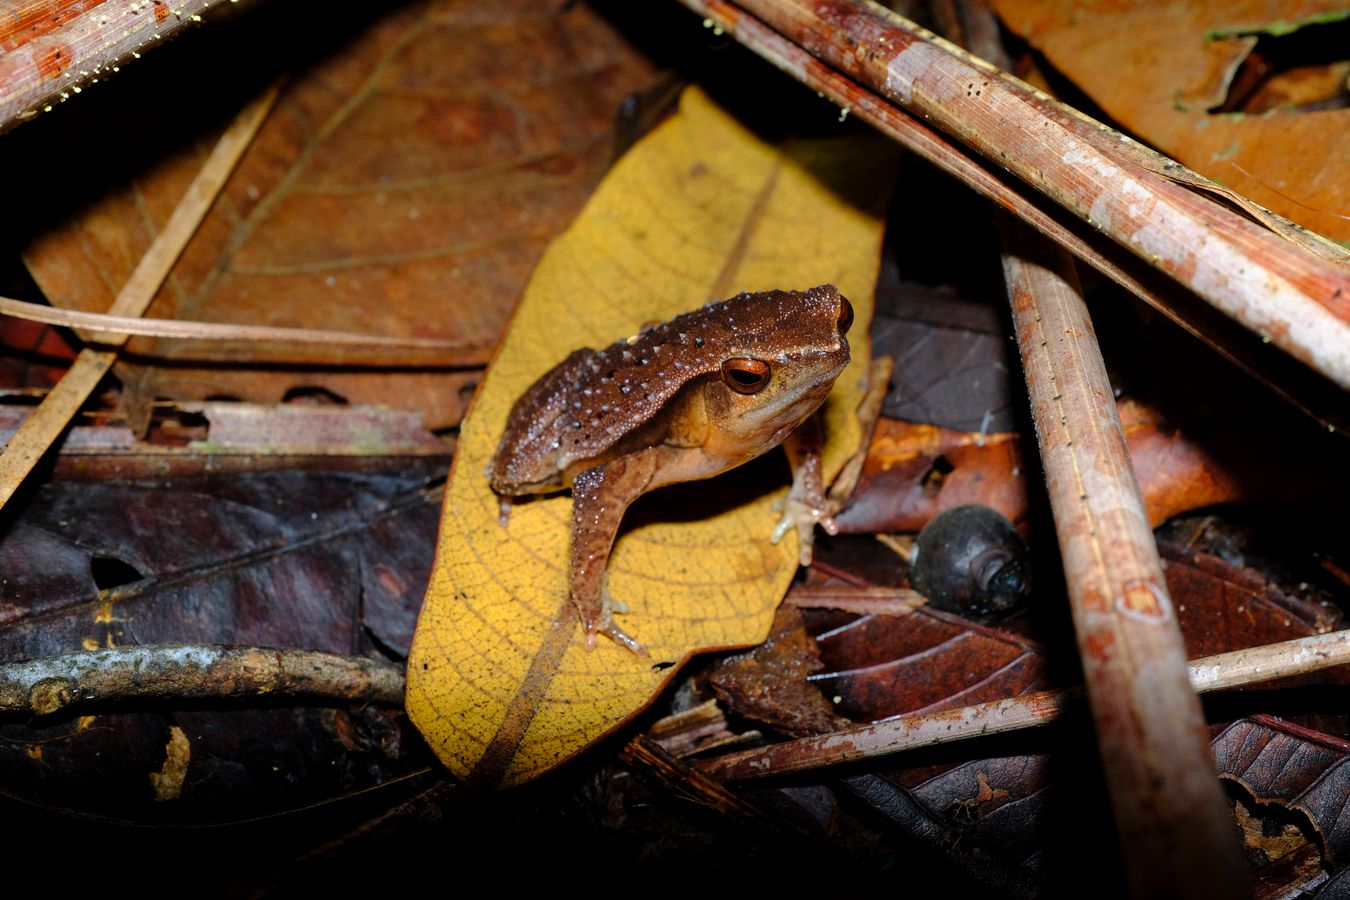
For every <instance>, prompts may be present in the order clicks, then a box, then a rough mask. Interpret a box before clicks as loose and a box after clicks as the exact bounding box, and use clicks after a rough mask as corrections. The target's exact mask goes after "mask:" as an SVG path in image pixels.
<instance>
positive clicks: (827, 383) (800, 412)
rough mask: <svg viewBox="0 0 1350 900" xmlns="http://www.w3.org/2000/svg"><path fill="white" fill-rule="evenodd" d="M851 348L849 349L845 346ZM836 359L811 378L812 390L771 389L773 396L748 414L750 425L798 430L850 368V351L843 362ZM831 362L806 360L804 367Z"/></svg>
mask: <svg viewBox="0 0 1350 900" xmlns="http://www.w3.org/2000/svg"><path fill="white" fill-rule="evenodd" d="M845 347H847V345H845ZM829 356H830V357H833V362H834V365H833V366H830V367H829V368H824V369H822V370H820V371H818V372H817V373H816V374H814V375H813V376H811V377H810V378H809V379H808V380H810V381H811V382H812V384H811V386H810V387H807V388H804V389H801V390H794V389H793V388H791V387H778V389H777V390H776V391H775V390H774V388H775V387H776V386H773V385H771V386H770V388H769V391H771V392H773V395H772V396H768V397H763V398H762V402H761V403H760V404H759V405H758V406H756V407H755V408H753V409H749V410H746V412H745V413H744V419H745V420H746V424H747V425H750V426H751V427H755V428H757V429H761V430H765V431H768V430H772V429H776V428H780V427H782V426H784V425H788V426H791V427H796V425H797V424H799V423H800V422H802V421H803V420H805V419H806V418H807V417H808V416H810V415H811V414H812V413H813V412H815V411H816V410H817V409H819V408H820V407H821V405H822V404H823V403H824V402H825V398H826V397H828V396H829V395H830V391H832V390H834V382H835V380H836V379H837V378H838V377H839V375H840V374H841V373H842V372H843V371H844V369H845V368H847V366H848V364H849V355H848V351H847V349H845V350H844V352H843V358H842V359H841V358H839V356H838V355H836V354H829ZM826 362H827V360H825V359H819V360H803V361H801V363H800V364H803V365H807V366H813V364H814V365H821V364H825V363H826Z"/></svg>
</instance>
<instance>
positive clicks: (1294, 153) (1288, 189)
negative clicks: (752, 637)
mask: <svg viewBox="0 0 1350 900" xmlns="http://www.w3.org/2000/svg"><path fill="white" fill-rule="evenodd" d="M993 6H994V7H995V9H996V10H997V11H998V14H999V16H1000V17H1001V18H1002V19H1003V21H1004V23H1005V24H1007V26H1008V27H1009V28H1010V29H1012V30H1013V31H1015V32H1016V33H1017V34H1019V35H1021V36H1022V37H1024V38H1026V39H1027V40H1028V41H1029V42H1030V43H1031V44H1032V45H1033V46H1035V47H1036V48H1037V49H1039V50H1041V51H1042V52H1043V53H1045V55H1046V57H1048V58H1049V60H1050V61H1051V63H1053V64H1054V66H1055V67H1056V68H1057V69H1059V70H1060V71H1061V72H1063V73H1064V74H1065V75H1067V76H1068V77H1069V78H1070V79H1072V80H1073V82H1074V84H1075V85H1077V86H1078V87H1079V88H1081V89H1082V90H1083V91H1085V92H1086V93H1087V94H1088V95H1090V96H1091V97H1092V99H1093V100H1095V101H1096V102H1097V103H1099V104H1100V105H1101V107H1102V108H1103V109H1104V110H1105V111H1106V112H1107V113H1109V114H1110V115H1111V116H1112V117H1113V118H1114V119H1116V120H1117V121H1118V122H1119V123H1120V124H1121V125H1123V126H1124V127H1126V128H1128V129H1130V130H1131V131H1133V132H1135V133H1136V134H1137V135H1139V136H1140V137H1142V138H1143V139H1144V140H1146V141H1148V142H1149V143H1151V144H1153V145H1154V146H1156V147H1158V148H1159V149H1161V150H1162V151H1163V152H1164V153H1167V154H1168V155H1169V156H1172V157H1174V158H1176V159H1177V160H1179V161H1181V162H1183V163H1185V164H1186V165H1187V166H1190V167H1191V168H1192V169H1194V170H1195V171H1197V172H1200V173H1201V174H1203V175H1207V176H1208V177H1210V178H1212V179H1214V180H1215V181H1218V182H1221V183H1222V184H1225V185H1227V186H1229V187H1231V188H1233V189H1234V190H1236V191H1237V192H1238V193H1240V194H1244V195H1246V196H1247V197H1250V198H1251V199H1253V200H1255V201H1256V202H1258V203H1260V204H1262V205H1263V206H1266V207H1268V208H1269V209H1272V210H1274V211H1275V212H1278V213H1280V214H1282V215H1284V216H1287V217H1288V218H1290V219H1293V220H1294V221H1295V222H1298V223H1300V224H1302V225H1304V226H1306V227H1308V228H1311V229H1312V230H1313V231H1316V232H1319V233H1320V234H1324V235H1326V236H1328V237H1331V238H1335V239H1337V240H1340V241H1347V240H1350V218H1347V213H1350V109H1325V110H1310V111H1298V110H1290V109H1283V108H1282V109H1272V110H1269V111H1268V112H1267V113H1265V114H1263V115H1259V116H1250V115H1248V116H1244V115H1236V114H1235V115H1227V114H1218V115H1216V114H1213V113H1211V112H1210V109H1211V108H1212V107H1214V106H1217V105H1218V104H1219V103H1221V102H1222V101H1223V99H1224V96H1225V95H1226V94H1227V92H1228V88H1229V82H1230V80H1231V78H1232V76H1233V72H1234V70H1235V69H1236V68H1237V66H1238V64H1239V63H1241V62H1242V60H1243V58H1244V57H1246V56H1247V54H1248V53H1250V52H1251V50H1252V47H1253V46H1254V44H1255V40H1256V37H1255V36H1256V35H1258V34H1262V33H1271V34H1280V33H1283V32H1285V31H1288V30H1293V29H1294V28H1296V27H1298V26H1299V25H1302V27H1307V28H1315V27H1318V23H1322V22H1327V21H1331V20H1334V19H1336V18H1337V17H1343V16H1344V15H1345V4H1344V2H1342V0H1240V2H1227V3H1212V2H1206V0H1187V2H1169V3H1131V2H1107V3H1103V2H1097V0H1075V2H1067V3H1061V2H1055V3H1047V2H1043V0H994V3H993Z"/></svg>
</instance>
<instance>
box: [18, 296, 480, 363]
mask: <svg viewBox="0 0 1350 900" xmlns="http://www.w3.org/2000/svg"><path fill="white" fill-rule="evenodd" d="M0 314H3V315H6V316H14V317H16V318H20V319H27V320H28V321H30V322H43V323H46V324H48V325H64V326H66V327H68V328H79V329H81V330H83V331H91V332H96V333H99V334H116V335H138V336H141V337H160V338H174V339H178V340H197V341H246V342H249V343H264V342H275V343H278V344H284V345H295V344H313V345H317V346H321V347H326V348H329V352H328V353H327V354H326V357H327V358H328V360H329V361H330V362H331V364H333V365H344V366H348V365H374V366H418V367H423V368H425V367H429V366H439V367H445V368H475V367H478V366H483V365H486V364H487V362H488V360H489V359H490V358H491V356H492V346H491V345H483V344H468V343H466V342H464V341H452V340H445V339H443V338H416V337H381V336H379V335H370V334H356V333H353V332H349V331H322V330H319V329H315V328H280V327H274V326H270V325H239V324H235V323H232V322H186V321H183V320H180V319H142V318H138V317H133V316H113V315H108V314H107V313H95V312H84V311H81V310H75V309H58V308H56V307H52V306H43V305H41V304H39V303H28V302H26V301H24V300H14V299H11V298H9V297H0ZM304 360H305V362H306V363H308V364H311V365H313V364H317V363H320V362H323V361H324V359H323V358H316V357H315V355H314V354H313V352H312V351H311V353H310V354H308V355H306V356H305V357H304ZM248 361H249V362H257V361H258V359H257V355H256V354H252V355H250V356H249V357H248Z"/></svg>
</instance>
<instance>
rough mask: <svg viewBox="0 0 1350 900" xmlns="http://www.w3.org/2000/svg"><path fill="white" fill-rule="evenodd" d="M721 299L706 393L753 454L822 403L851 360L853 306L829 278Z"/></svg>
mask: <svg viewBox="0 0 1350 900" xmlns="http://www.w3.org/2000/svg"><path fill="white" fill-rule="evenodd" d="M727 306H728V316H727V320H728V324H729V326H730V327H729V332H730V333H729V335H728V337H727V339H726V350H725V355H724V356H723V359H722V362H721V366H720V368H719V370H718V372H717V377H716V378H715V379H713V380H712V381H711V382H710V384H709V385H708V387H707V392H706V396H707V398H708V400H709V402H710V404H711V406H712V407H713V409H714V410H716V414H717V415H716V417H717V419H718V421H719V423H720V424H721V426H722V427H723V428H724V429H726V430H728V431H732V432H735V433H737V434H739V435H740V436H741V437H742V439H743V440H744V441H745V443H746V447H747V453H746V455H747V456H753V455H757V453H758V452H762V450H763V449H767V448H768V447H772V446H774V445H775V444H777V443H779V442H780V441H781V440H782V439H783V437H785V436H786V435H787V433H788V432H790V431H791V430H792V429H794V428H796V427H797V426H798V425H799V424H801V422H802V421H803V420H805V419H806V418H807V417H808V416H810V415H811V414H812V413H813V412H815V411H816V410H817V409H819V408H820V405H821V404H822V403H824V402H825V398H826V397H827V396H828V395H829V393H830V389H831V388H832V387H833V386H834V381H835V379H836V378H838V377H839V373H840V372H842V371H843V370H844V367H845V366H847V365H848V362H849V346H848V337H847V334H848V330H849V327H850V326H851V325H852V324H853V307H852V305H851V304H850V303H849V302H848V300H847V299H845V298H844V297H843V296H842V295H841V294H840V293H839V291H838V290H837V289H836V288H835V287H834V285H830V284H826V285H821V286H820V287H816V288H812V289H811V290H809V291H805V292H789V291H771V292H768V293H764V294H748V295H743V296H741V297H738V298H736V299H733V300H730V301H728V302H727ZM757 445H762V446H760V447H759V449H758V450H755V451H754V452H751V450H752V448H754V447H756V446H757Z"/></svg>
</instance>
